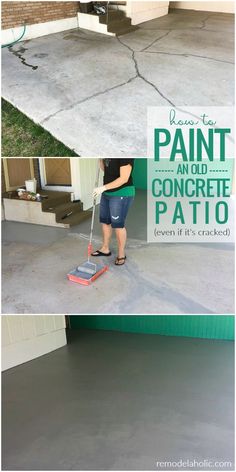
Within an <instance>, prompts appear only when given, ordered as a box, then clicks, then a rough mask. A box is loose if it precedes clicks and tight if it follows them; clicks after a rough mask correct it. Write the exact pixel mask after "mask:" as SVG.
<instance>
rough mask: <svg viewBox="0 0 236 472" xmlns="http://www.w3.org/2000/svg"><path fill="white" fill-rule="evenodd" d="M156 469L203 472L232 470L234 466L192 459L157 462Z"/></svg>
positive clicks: (226, 463) (221, 462) (220, 462)
mask: <svg viewBox="0 0 236 472" xmlns="http://www.w3.org/2000/svg"><path fill="white" fill-rule="evenodd" d="M156 467H157V468H158V469H163V470H165V469H167V470H168V469H170V470H172V469H186V470H190V469H196V470H199V469H202V470H219V469H222V470H231V469H232V468H233V464H232V462H231V461H223V460H222V461H212V460H210V459H204V460H195V459H193V460H190V459H186V460H183V459H179V460H177V461H170V460H168V461H156Z"/></svg>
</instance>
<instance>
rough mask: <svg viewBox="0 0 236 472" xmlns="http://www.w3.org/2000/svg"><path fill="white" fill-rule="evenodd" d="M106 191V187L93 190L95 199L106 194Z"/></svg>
mask: <svg viewBox="0 0 236 472" xmlns="http://www.w3.org/2000/svg"><path fill="white" fill-rule="evenodd" d="M105 190H106V185H103V186H102V187H96V188H95V189H94V190H93V198H97V197H99V195H101V194H102V193H103V192H105Z"/></svg>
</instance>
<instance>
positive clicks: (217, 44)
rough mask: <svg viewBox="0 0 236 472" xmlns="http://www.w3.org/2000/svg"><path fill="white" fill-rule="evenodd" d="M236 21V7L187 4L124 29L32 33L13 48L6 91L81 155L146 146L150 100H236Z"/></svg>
mask: <svg viewBox="0 0 236 472" xmlns="http://www.w3.org/2000/svg"><path fill="white" fill-rule="evenodd" d="M233 28H234V16H233V15H230V14H218V13H209V12H197V11H189V10H182V11H172V12H171V13H170V14H168V15H166V16H165V17H162V18H158V19H155V20H152V21H149V22H146V23H143V24H141V25H140V28H139V29H138V30H137V31H134V32H132V33H129V34H126V35H124V36H120V37H118V38H113V37H107V36H104V35H100V34H96V33H92V32H88V31H86V30H79V29H76V30H72V31H67V32H62V33H58V34H53V35H49V36H45V37H42V38H38V39H34V40H30V41H23V42H21V43H20V44H17V45H15V46H13V47H12V48H10V49H4V50H3V54H2V60H3V62H2V94H3V97H4V98H6V99H7V100H9V101H10V102H11V103H12V104H13V105H14V106H16V107H17V108H19V109H20V110H21V111H22V112H24V113H25V114H26V115H28V116H29V117H30V118H31V119H33V120H34V121H35V122H37V123H40V124H41V125H43V127H44V128H46V129H47V130H48V131H50V132H51V133H52V134H53V135H54V136H56V137H57V138H58V139H59V140H61V141H62V142H64V143H65V144H66V145H67V146H69V147H70V148H72V149H74V150H75V151H76V152H77V153H78V154H79V155H82V156H89V157H92V156H96V157H97V155H98V154H99V155H100V156H104V157H107V156H112V155H113V156H117V157H119V156H134V157H137V155H138V156H145V155H146V131H145V130H146V117H147V107H148V106H166V105H170V104H171V105H175V106H180V107H181V106H184V105H186V106H199V105H201V106H202V105H204V106H212V105H213V106H220V105H223V106H227V105H232V104H233V102H234V65H233V62H234V35H233ZM34 67H36V68H35V69H34ZM111 117H112V119H111ZM91 137H92V139H91Z"/></svg>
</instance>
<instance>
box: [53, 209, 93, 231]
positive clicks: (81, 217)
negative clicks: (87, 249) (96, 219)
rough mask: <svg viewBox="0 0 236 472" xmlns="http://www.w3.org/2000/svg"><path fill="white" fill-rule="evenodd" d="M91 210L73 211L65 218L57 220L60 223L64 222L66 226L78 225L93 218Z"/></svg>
mask: <svg viewBox="0 0 236 472" xmlns="http://www.w3.org/2000/svg"><path fill="white" fill-rule="evenodd" d="M91 215H92V213H91V211H88V210H87V211H80V212H76V213H72V215H70V216H67V217H66V218H64V219H60V220H57V222H58V224H63V225H64V227H65V228H70V227H71V226H76V225H78V224H79V223H81V222H82V221H85V220H87V219H88V218H91Z"/></svg>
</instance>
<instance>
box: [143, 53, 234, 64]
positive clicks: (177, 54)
mask: <svg viewBox="0 0 236 472" xmlns="http://www.w3.org/2000/svg"><path fill="white" fill-rule="evenodd" d="M145 54H165V55H167V56H183V57H188V56H190V57H199V58H200V59H208V60H210V61H216V62H223V63H224V64H232V65H234V62H231V61H225V60H223V59H216V58H214V57H209V56H201V55H200V54H191V53H188V52H185V53H175V52H166V51H145Z"/></svg>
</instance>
